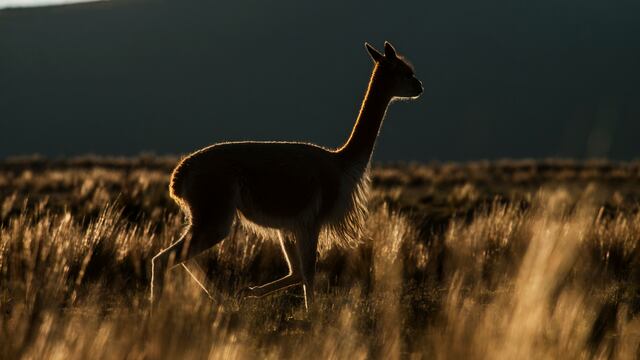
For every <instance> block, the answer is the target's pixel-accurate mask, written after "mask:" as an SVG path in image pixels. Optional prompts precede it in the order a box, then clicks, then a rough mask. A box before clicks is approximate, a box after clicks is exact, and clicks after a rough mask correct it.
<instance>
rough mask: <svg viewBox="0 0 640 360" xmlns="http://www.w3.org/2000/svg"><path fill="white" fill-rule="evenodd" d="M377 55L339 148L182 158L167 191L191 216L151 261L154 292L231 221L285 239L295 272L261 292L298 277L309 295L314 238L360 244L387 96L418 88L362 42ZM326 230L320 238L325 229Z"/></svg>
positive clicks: (272, 148)
mask: <svg viewBox="0 0 640 360" xmlns="http://www.w3.org/2000/svg"><path fill="white" fill-rule="evenodd" d="M366 47H367V50H368V51H369V53H370V55H371V57H372V59H373V60H374V62H375V66H374V70H373V74H372V76H371V80H370V82H369V87H368V89H367V94H366V96H365V100H364V101H363V104H362V108H361V110H360V114H359V116H358V119H357V121H356V124H355V126H354V128H353V131H352V133H351V136H350V137H349V139H348V140H347V142H346V143H345V144H344V145H343V146H342V147H341V148H339V149H337V150H328V149H325V148H322V147H319V146H316V145H312V144H305V143H291V142H230V143H221V144H216V145H212V146H209V147H206V148H204V149H202V150H199V151H197V152H195V153H193V154H191V155H189V156H188V157H186V158H184V159H183V160H182V161H181V162H180V164H178V166H177V167H176V168H175V170H174V171H173V174H172V176H171V185H170V193H171V196H172V198H173V199H174V200H175V201H176V202H177V203H178V204H180V206H181V207H182V209H183V210H184V211H185V213H186V214H187V216H188V218H189V224H190V226H189V229H188V230H187V231H186V232H185V235H184V236H183V237H182V238H181V239H180V240H178V241H176V242H175V243H174V244H172V245H171V246H170V247H169V248H167V249H165V250H163V251H162V252H161V253H160V254H158V255H157V256H156V257H154V259H153V279H152V292H151V298H152V301H153V298H154V291H156V292H158V291H159V290H160V289H161V286H162V282H163V281H162V280H163V276H164V273H165V271H166V270H167V267H168V263H169V262H170V261H171V258H172V255H173V257H177V259H176V263H183V262H185V261H186V260H188V259H190V258H192V257H193V256H195V255H197V254H199V253H201V252H202V251H204V250H207V249H208V248H210V247H212V246H213V245H215V244H217V243H218V242H220V241H222V240H223V239H224V238H225V237H226V236H227V235H228V233H229V230H230V228H231V225H232V223H233V221H234V220H236V219H237V220H238V221H241V222H242V224H243V225H245V226H246V227H247V228H249V229H251V230H253V231H255V232H257V233H260V234H262V235H265V236H269V237H278V238H279V239H280V242H281V245H282V249H283V252H284V255H285V260H286V261H287V264H288V265H289V270H290V271H289V274H288V275H287V276H285V277H283V278H281V279H279V280H276V281H273V282H271V283H268V284H265V285H262V286H256V287H249V288H247V289H245V290H244V293H245V295H247V296H252V297H261V296H264V295H266V294H268V293H271V292H273V291H276V290H280V289H284V288H287V287H290V286H294V285H298V284H300V283H302V284H303V285H304V291H305V300H306V304H307V306H308V303H309V301H311V300H312V299H313V279H314V274H315V262H316V252H317V248H318V239H319V238H322V239H326V240H327V242H329V241H330V242H333V243H337V244H341V245H346V244H351V243H353V242H354V241H356V237H357V235H358V228H359V226H360V225H361V224H362V220H363V217H364V215H365V214H366V194H367V189H368V186H369V181H368V174H367V172H368V167H369V160H370V158H371V153H372V151H373V148H374V146H375V141H376V138H377V136H378V132H379V129H380V126H381V124H382V121H383V119H384V115H385V112H386V109H387V107H388V105H389V103H390V102H391V101H392V100H393V99H394V98H415V97H417V96H419V95H420V93H421V92H422V85H421V84H420V81H418V80H417V79H416V78H415V76H414V73H413V69H412V68H411V66H409V65H408V64H407V63H406V62H405V61H404V60H403V59H402V58H400V57H398V56H397V55H396V53H395V50H394V49H393V47H392V46H391V45H390V44H389V43H385V55H382V54H380V53H379V52H377V51H376V50H375V49H373V48H372V47H370V46H369V45H368V44H366ZM321 235H322V236H321Z"/></svg>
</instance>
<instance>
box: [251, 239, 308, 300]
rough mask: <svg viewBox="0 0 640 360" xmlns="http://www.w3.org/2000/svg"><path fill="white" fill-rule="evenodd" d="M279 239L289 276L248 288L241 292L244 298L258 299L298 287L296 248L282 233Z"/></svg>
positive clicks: (298, 263)
mask: <svg viewBox="0 0 640 360" xmlns="http://www.w3.org/2000/svg"><path fill="white" fill-rule="evenodd" d="M279 238H280V247H281V248H282V254H283V255H284V259H285V261H286V262H287V265H288V266H289V274H287V275H286V276H284V277H282V278H280V279H278V280H275V281H272V282H270V283H267V284H264V285H260V286H250V287H248V288H247V289H245V290H244V291H243V295H245V296H246V297H253V298H260V297H263V296H265V295H268V294H271V293H273V292H275V291H279V290H284V289H287V288H290V287H292V286H296V285H300V283H301V280H302V277H301V269H300V260H299V258H300V256H299V255H298V248H297V247H296V245H295V243H294V242H293V239H291V238H288V237H285V236H283V235H282V233H281V234H280V236H279Z"/></svg>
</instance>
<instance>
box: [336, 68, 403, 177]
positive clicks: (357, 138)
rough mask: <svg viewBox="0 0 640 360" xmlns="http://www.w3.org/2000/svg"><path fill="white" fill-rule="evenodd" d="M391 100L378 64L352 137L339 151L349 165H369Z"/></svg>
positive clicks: (372, 75)
mask: <svg viewBox="0 0 640 360" xmlns="http://www.w3.org/2000/svg"><path fill="white" fill-rule="evenodd" d="M391 99H392V96H391V94H390V93H389V92H388V89H386V87H385V84H384V79H383V77H382V76H380V73H379V67H378V65H377V64H376V66H375V67H374V69H373V73H372V74H371V80H369V87H368V88H367V93H366V95H365V97H364V101H363V102H362V106H361V107H360V114H359V115H358V119H357V120H356V124H355V126H354V127H353V131H351V136H349V139H348V140H347V142H346V143H345V144H344V145H342V147H341V148H340V149H338V150H337V152H338V154H339V155H340V156H341V157H342V158H343V159H344V160H345V161H346V162H347V163H362V165H365V166H366V165H367V164H368V163H369V160H370V159H371V154H372V152H373V148H374V146H375V144H376V138H377V137H378V132H379V131H380V127H381V126H382V121H383V120H384V115H385V113H386V111H387V107H388V106H389V103H390V102H391Z"/></svg>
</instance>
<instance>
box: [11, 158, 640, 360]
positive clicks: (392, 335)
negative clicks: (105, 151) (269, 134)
mask: <svg viewBox="0 0 640 360" xmlns="http://www.w3.org/2000/svg"><path fill="white" fill-rule="evenodd" d="M176 162H177V158H173V157H154V156H140V157H136V158H104V157H94V156H87V157H82V158H73V159H58V160H54V159H44V158H37V157H33V158H14V159H6V160H3V161H0V206H1V208H0V226H1V227H0V310H1V311H2V317H0V338H1V339H4V340H3V342H2V343H3V345H2V346H1V347H0V358H6V359H13V358H20V357H26V358H65V359H67V358H114V359H121V358H145V359H147V358H206V357H210V358H219V357H223V356H224V357H231V358H254V357H255V356H262V357H270V358H281V357H294V358H301V357H312V358H347V357H357V358H367V357H372V358H377V357H380V358H387V357H394V358H398V357H412V358H424V357H427V358H491V359H494V358H508V359H511V358H548V357H552V358H557V357H566V358H587V357H597V358H637V357H638V356H639V355H640V347H639V345H640V318H639V316H638V315H639V312H640V288H639V285H640V266H639V265H640V249H639V246H638V245H639V241H640V211H639V210H640V162H621V163H614V162H609V161H587V162H577V161H570V160H544V161H534V160H517V161H512V160H504V161H495V162H488V161H481V162H471V163H465V164H453V163H430V164H387V165H376V166H374V167H373V171H372V178H373V190H372V194H371V200H370V205H369V211H370V216H369V217H368V219H367V223H366V224H365V231H364V233H363V234H362V238H361V243H360V245H359V246H358V247H356V248H347V249H343V248H332V249H329V250H327V251H324V252H323V253H321V254H320V257H319V262H318V264H317V271H318V275H317V276H318V277H317V283H316V293H317V301H316V303H314V305H313V306H312V307H311V309H310V311H309V312H308V313H307V312H305V310H304V305H303V300H302V298H301V295H302V292H301V290H300V289H290V290H287V291H285V292H282V293H279V294H275V295H272V296H269V297H266V298H263V299H241V298H238V297H237V296H236V293H237V291H238V290H239V289H241V288H243V287H245V286H247V285H250V284H256V283H262V282H265V281H270V280H273V279H275V278H277V277H279V276H281V275H284V273H286V267H285V263H284V261H283V259H282V256H281V254H280V250H279V247H278V246H277V244H275V243H274V242H273V241H271V240H269V239H260V238H257V237H255V236H253V235H251V234H247V233H246V232H245V231H243V230H242V229H241V228H235V229H234V230H233V231H232V234H231V235H230V237H229V238H228V239H226V240H225V241H224V242H223V243H221V244H220V245H219V246H217V247H215V248H213V249H212V250H211V251H210V252H208V253H206V254H204V255H203V256H202V257H201V259H200V260H201V263H203V264H204V265H205V266H204V268H205V269H206V271H207V273H208V275H209V277H210V278H211V280H212V282H213V283H214V285H215V300H211V299H209V298H208V297H206V296H205V295H204V293H203V292H202V291H201V290H200V289H199V288H198V287H197V285H196V284H195V283H194V282H193V281H192V280H191V279H190V278H189V277H188V276H187V275H185V272H184V271H182V269H180V268H179V269H176V270H175V271H172V273H171V276H170V278H169V280H168V281H169V283H168V285H167V293H166V294H165V296H164V297H163V299H162V301H161V303H160V305H159V309H158V310H157V311H156V312H154V313H153V315H150V312H149V311H148V310H149V308H148V304H147V301H146V298H147V295H148V286H149V266H150V259H151V258H152V257H153V255H155V254H156V253H157V252H158V251H159V250H160V249H162V248H163V247H165V246H166V245H168V244H169V243H170V242H171V241H172V240H175V239H176V238H177V236H178V235H179V234H180V232H181V231H182V229H183V226H184V218H183V216H182V214H180V212H179V209H178V207H177V206H176V205H175V204H173V202H172V201H171V199H169V198H168V194H167V186H168V177H169V174H170V171H171V169H172V167H173V166H174V165H175V163H176Z"/></svg>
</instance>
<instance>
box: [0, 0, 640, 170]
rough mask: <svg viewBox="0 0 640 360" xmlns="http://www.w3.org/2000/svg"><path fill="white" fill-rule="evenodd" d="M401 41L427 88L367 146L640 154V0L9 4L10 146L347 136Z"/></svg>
mask: <svg viewBox="0 0 640 360" xmlns="http://www.w3.org/2000/svg"><path fill="white" fill-rule="evenodd" d="M384 40H390V41H391V42H393V44H394V45H395V46H396V48H397V49H398V51H399V52H401V53H404V54H405V55H406V56H407V58H408V59H409V60H410V61H411V62H412V63H413V64H414V65H415V67H416V72H417V74H418V77H419V78H420V79H421V80H422V81H423V84H424V86H425V93H424V95H423V96H422V97H421V98H420V99H419V100H418V101H417V102H410V103H409V102H403V103H395V104H393V105H392V107H391V109H390V111H389V112H388V116H387V120H386V122H385V124H384V128H383V130H382V134H381V138H380V141H379V143H378V144H379V146H378V148H377V150H376V153H375V156H374V158H375V159H377V160H382V161H390V160H420V161H429V160H471V159H496V158H507V157H508V158H522V157H534V158H541V157H557V156H559V157H575V158H585V157H608V158H612V159H621V160H624V159H633V158H639V157H640V143H639V141H638V137H639V136H640V90H639V86H640V85H639V84H640V66H639V65H640V1H637V0H629V1H604V0H602V1H596V0H538V1H515V0H503V1H478V0H452V1H394V2H388V3H387V2H382V1H366V2H356V1H300V0H284V1H263V0H253V1H246V0H242V1H232V0H227V1H204V0H201V1H196V0H172V1H170V0H164V1H161V0H148V1H142V0H122V1H118V0H114V1H111V2H100V3H91V4H81V5H73V6H61V7H46V8H33V9H11V10H2V11H0V157H6V156H9V155H18V154H32V153H40V154H43V155H47V156H60V155H74V154H84V153H96V154H118V155H128V154H138V153H140V152H143V151H151V152H154V153H158V154H164V153H172V154H176V153H183V152H188V151H192V150H194V149H197V148H199V147H202V146H204V145H207V144H210V143H214V142H218V141H224V140H248V139H256V140H304V141H312V142H316V143H319V144H322V145H326V146H337V145H339V144H340V143H341V142H342V141H344V140H345V139H346V138H347V136H348V134H349V132H350V130H351V127H352V126H353V122H354V120H355V117H356V115H357V112H358V109H359V106H360V102H361V100H362V97H363V94H364V91H365V87H366V84H367V81H368V78H369V75H370V71H371V69H372V64H371V61H370V59H369V58H368V56H367V54H366V52H365V50H364V47H363V42H364V41H369V42H371V43H372V44H373V45H374V46H376V47H378V48H381V47H382V43H383V41H384Z"/></svg>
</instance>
